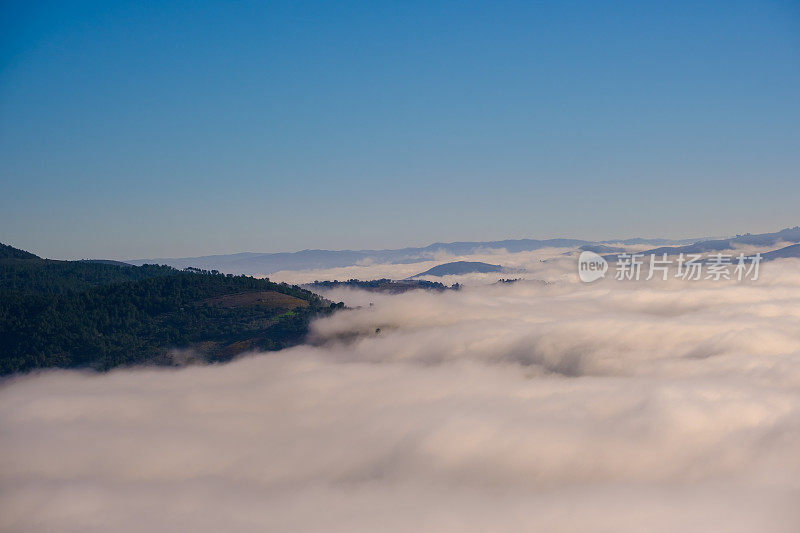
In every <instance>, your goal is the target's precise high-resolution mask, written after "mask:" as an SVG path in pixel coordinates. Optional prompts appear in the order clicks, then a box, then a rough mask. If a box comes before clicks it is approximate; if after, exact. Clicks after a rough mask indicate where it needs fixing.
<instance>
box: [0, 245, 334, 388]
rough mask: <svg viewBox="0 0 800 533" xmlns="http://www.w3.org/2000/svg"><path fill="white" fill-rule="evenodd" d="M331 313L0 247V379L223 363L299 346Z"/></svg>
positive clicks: (298, 300)
mask: <svg viewBox="0 0 800 533" xmlns="http://www.w3.org/2000/svg"><path fill="white" fill-rule="evenodd" d="M341 306H342V304H338V305H337V304H332V303H331V302H328V301H326V300H324V299H322V298H320V297H319V296H317V295H315V294H314V293H312V292H310V291H307V290H304V289H301V288H299V287H297V286H290V285H286V284H279V283H273V282H271V281H269V280H267V279H256V278H252V277H248V276H232V275H223V274H220V273H219V272H216V271H214V272H208V271H203V270H198V269H187V270H184V271H179V270H176V269H173V268H171V267H167V266H157V265H143V266H139V267H136V266H125V265H121V264H112V263H105V262H86V261H53V260H47V259H41V258H39V257H37V256H35V255H33V254H29V253H28V252H24V251H22V250H18V249H16V248H12V247H10V246H6V245H2V248H0V374H10V373H14V372H23V371H27V370H31V369H34V368H43V367H62V368H72V367H89V368H94V369H98V370H106V369H109V368H112V367H115V366H118V365H131V364H144V363H148V364H164V365H174V364H180V363H184V362H186V360H187V359H189V360H191V359H199V360H201V361H207V362H215V361H225V360H228V359H230V358H231V357H233V356H234V355H236V354H238V353H241V352H243V351H246V350H251V349H262V350H276V349H281V348H284V347H287V346H291V345H293V344H296V343H298V342H301V341H302V339H303V337H304V335H305V333H306V331H307V327H308V323H309V321H310V320H311V318H313V317H315V316H317V315H320V314H325V313H329V312H331V311H332V310H333V309H335V308H337V307H341Z"/></svg>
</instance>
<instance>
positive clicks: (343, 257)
mask: <svg viewBox="0 0 800 533" xmlns="http://www.w3.org/2000/svg"><path fill="white" fill-rule="evenodd" d="M695 240H696V239H695ZM695 240H691V241H673V240H669V239H656V240H652V239H627V240H609V241H603V243H600V242H594V241H584V240H580V239H544V240H538V239H509V240H503V241H487V242H450V243H441V242H437V243H434V244H430V245H428V246H425V247H421V248H400V249H394V250H302V251H300V252H280V253H254V252H243V253H237V254H230V255H208V256H202V257H183V258H157V259H136V260H132V261H129V263H131V264H134V265H143V264H153V263H155V264H159V265H169V266H172V267H175V268H186V267H196V268H202V269H206V270H219V271H221V272H226V273H231V274H270V273H272V272H277V271H279V270H316V269H327V268H341V267H347V266H351V265H356V264H358V263H361V262H374V263H392V264H406V263H420V262H423V261H431V260H434V259H435V258H436V256H437V254H441V253H445V254H451V255H469V254H474V253H476V252H480V251H482V250H499V249H505V250H507V251H509V252H512V253H513V252H528V251H533V250H539V249H542V248H577V247H580V246H604V244H608V243H622V244H642V243H651V241H653V242H652V244H685V243H687V242H694V241H695ZM617 249H618V248H612V250H610V251H609V252H613V251H614V250H617ZM599 253H607V252H599Z"/></svg>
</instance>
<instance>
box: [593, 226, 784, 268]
mask: <svg viewBox="0 0 800 533" xmlns="http://www.w3.org/2000/svg"><path fill="white" fill-rule="evenodd" d="M787 243H795V244H797V243H800V226H795V227H794V228H786V229H782V230H781V231H776V232H774V233H760V234H756V235H753V234H751V233H746V234H744V235H737V236H736V237H732V238H730V239H712V240H705V241H699V242H696V243H693V244H689V245H684V246H661V247H659V248H653V249H651V250H645V251H643V252H639V253H642V254H644V255H650V254H656V255H662V254H669V255H677V254H682V253H683V254H707V253H710V252H720V251H723V250H731V249H734V248H737V247H742V246H756V247H760V248H770V247H773V246H779V245H781V244H787ZM799 252H800V246H796V245H791V246H787V247H784V248H781V249H778V250H773V251H769V252H766V253H762V256H763V258H764V260H766V261H769V260H771V259H782V258H788V257H800V253H799ZM617 258H618V255H616V254H615V255H609V256H606V259H607V260H609V261H616V260H617Z"/></svg>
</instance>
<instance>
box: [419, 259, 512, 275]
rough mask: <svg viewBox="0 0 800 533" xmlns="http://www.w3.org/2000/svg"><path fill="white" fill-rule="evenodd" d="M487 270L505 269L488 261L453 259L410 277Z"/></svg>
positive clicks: (483, 271) (503, 270) (500, 270)
mask: <svg viewBox="0 0 800 533" xmlns="http://www.w3.org/2000/svg"><path fill="white" fill-rule="evenodd" d="M489 272H506V269H505V268H503V267H502V266H500V265H490V264H489V263H481V262H478V261H454V262H452V263H444V264H443V265H436V266H435V267H433V268H431V269H428V270H426V271H425V272H421V273H419V274H417V275H416V276H411V277H412V278H419V277H422V276H458V275H461V274H473V273H480V274H486V273H489Z"/></svg>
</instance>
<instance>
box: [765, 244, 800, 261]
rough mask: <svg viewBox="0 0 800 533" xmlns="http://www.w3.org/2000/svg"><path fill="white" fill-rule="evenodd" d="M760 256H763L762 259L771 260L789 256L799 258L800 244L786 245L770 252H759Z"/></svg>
mask: <svg viewBox="0 0 800 533" xmlns="http://www.w3.org/2000/svg"><path fill="white" fill-rule="evenodd" d="M761 257H763V258H764V261H772V260H773V259H789V258H798V259H800V244H792V245H791V246H787V247H786V248H780V249H778V250H773V251H771V252H767V253H765V254H761Z"/></svg>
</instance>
